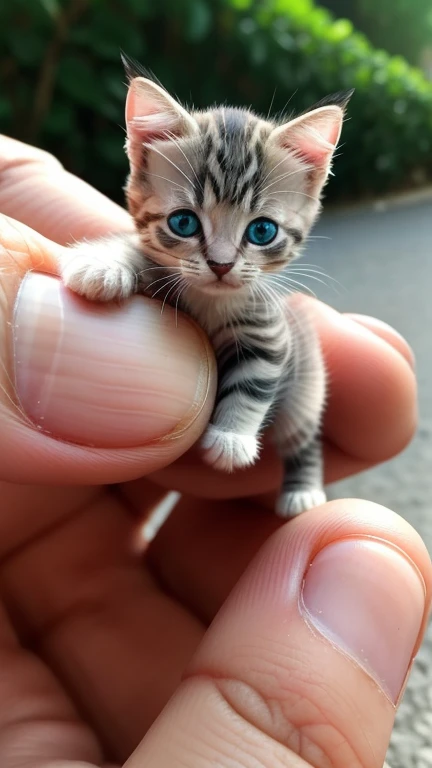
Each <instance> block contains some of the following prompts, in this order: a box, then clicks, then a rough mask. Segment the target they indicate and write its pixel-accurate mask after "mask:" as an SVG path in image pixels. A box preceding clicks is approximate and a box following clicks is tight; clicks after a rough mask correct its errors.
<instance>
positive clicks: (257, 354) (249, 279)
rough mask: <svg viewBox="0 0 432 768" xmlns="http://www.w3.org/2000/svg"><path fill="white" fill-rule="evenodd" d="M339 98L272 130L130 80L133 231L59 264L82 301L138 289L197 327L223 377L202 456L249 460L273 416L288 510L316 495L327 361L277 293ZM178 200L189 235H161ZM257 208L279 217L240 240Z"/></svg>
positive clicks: (241, 463)
mask: <svg viewBox="0 0 432 768" xmlns="http://www.w3.org/2000/svg"><path fill="white" fill-rule="evenodd" d="M341 103H342V101H341V96H340V95H339V96H337V97H336V96H335V97H334V100H333V102H332V103H331V104H330V105H329V104H325V105H324V106H319V107H318V109H316V110H314V111H313V112H310V113H307V114H306V115H304V116H301V117H299V118H296V119H294V120H292V121H289V122H288V123H286V124H281V125H276V124H274V123H272V122H270V121H267V120H262V119H261V118H259V117H257V116H255V115H254V114H252V113H251V112H249V111H245V110H241V109H231V108H217V109H214V110H210V111H207V112H203V113H191V114H189V113H187V112H186V111H185V110H184V109H183V107H181V106H180V105H178V104H177V103H176V102H175V101H174V100H173V99H172V98H171V97H170V96H169V95H168V94H167V93H166V92H165V91H164V90H163V88H162V87H161V86H160V85H158V84H155V83H153V82H151V81H149V80H147V79H144V78H142V77H133V78H132V80H131V84H130V90H129V96H128V104H127V126H128V140H127V152H128V156H129V159H130V166H131V170H130V176H129V179H128V183H127V187H126V193H127V199H128V206H129V210H130V212H131V214H132V216H133V217H134V219H135V223H136V234H133V235H118V236H112V237H109V238H104V239H103V240H99V241H96V242H92V243H81V244H78V245H77V246H75V247H73V248H71V249H70V251H69V256H68V258H67V259H66V260H65V262H64V264H63V266H62V274H63V279H64V281H65V283H66V285H68V286H69V287H70V288H71V289H72V290H75V291H76V292H78V293H80V294H81V295H84V296H86V297H87V298H89V299H93V300H100V301H109V300H112V299H115V298H126V297H127V296H129V295H131V294H132V293H134V292H141V293H145V294H146V295H149V296H153V297H155V298H159V299H161V300H162V301H168V302H169V303H170V304H172V305H174V306H175V307H178V308H179V309H181V310H183V311H185V312H187V313H189V314H190V315H192V316H193V317H194V318H195V319H196V320H197V322H198V323H199V324H200V325H201V326H202V327H203V328H204V329H205V330H206V332H207V333H208V335H209V337H210V339H211V342H212V344H213V347H214V350H215V354H216V357H217V362H218V372H219V386H218V392H217V398H216V404H215V409H214V412H213V416H212V419H211V424H210V425H209V427H208V429H207V431H206V432H205V434H204V436H203V438H202V442H201V444H202V450H203V457H204V459H205V461H207V462H208V463H210V464H211V465H212V466H214V467H215V468H217V469H221V470H225V471H232V470H234V469H236V468H241V467H245V466H248V465H250V464H252V463H253V462H254V461H255V460H256V458H257V457H258V454H259V441H260V436H261V435H262V432H263V429H264V428H265V427H266V426H268V425H270V424H272V425H273V435H274V439H275V442H276V445H277V448H278V451H279V454H280V456H281V458H282V461H283V463H284V469H285V472H284V480H283V486H282V489H281V494H280V497H279V500H278V504H277V512H278V513H279V514H280V515H282V516H284V517H287V516H290V515H292V514H297V513H299V512H302V511H303V510H304V509H307V508H309V507H311V506H315V505H316V504H320V503H322V502H323V501H324V500H325V495H324V491H323V478H322V455H321V453H322V451H321V443H320V439H319V428H320V421H321V415H322V411H323V406H324V400H325V370H324V365H323V360H322V355H321V351H320V347H319V343H318V341H317V338H316V335H315V332H314V329H313V326H312V324H311V323H310V322H309V319H308V318H307V317H305V315H304V310H301V312H300V310H299V309H298V308H297V305H293V304H290V302H289V301H288V302H287V300H286V294H287V289H286V282H285V277H284V271H285V272H286V271H287V270H289V264H290V262H291V261H292V260H293V259H294V258H295V257H296V256H297V255H298V254H299V248H300V246H301V244H302V242H303V241H304V239H305V237H306V236H307V234H308V232H309V230H310V228H311V226H312V224H313V222H314V221H315V219H316V217H317V215H318V213H319V209H320V195H321V190H322V188H323V186H324V184H325V181H326V179H327V175H328V172H329V169H330V164H331V159H332V154H333V151H334V148H335V146H336V144H337V141H338V138H339V133H340V128H341V123H342V116H343V106H344V105H343V106H341ZM180 209H188V210H190V211H193V212H194V213H195V214H196V215H197V216H198V217H199V221H200V225H201V226H200V229H199V231H198V232H197V234H196V236H193V237H188V238H185V237H180V236H178V235H176V234H175V233H173V232H172V231H171V230H170V228H169V226H168V223H167V220H168V217H169V216H170V214H171V213H173V212H175V211H178V210H180ZM262 216H265V217H267V218H270V219H271V220H272V221H274V222H275V223H276V224H277V225H278V234H277V236H276V238H275V240H274V241H273V242H272V243H270V244H269V245H268V246H258V245H254V244H252V243H250V242H248V241H247V239H246V229H247V227H248V225H249V224H250V222H252V221H253V220H254V219H256V218H258V217H262ZM222 273H223V274H222ZM278 273H279V276H277V275H278ZM288 274H289V271H288Z"/></svg>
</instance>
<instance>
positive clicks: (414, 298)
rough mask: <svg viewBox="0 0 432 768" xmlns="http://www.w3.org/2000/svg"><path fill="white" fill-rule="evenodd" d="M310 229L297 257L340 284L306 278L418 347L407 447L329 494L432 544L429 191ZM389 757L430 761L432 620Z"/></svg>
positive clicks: (395, 761)
mask: <svg viewBox="0 0 432 768" xmlns="http://www.w3.org/2000/svg"><path fill="white" fill-rule="evenodd" d="M313 236H314V238H313V239H311V241H310V243H309V245H308V248H307V250H306V253H305V255H304V257H303V259H302V261H303V262H307V263H308V264H311V263H312V264H314V265H316V267H317V268H318V269H320V270H322V271H324V272H326V273H327V275H329V277H330V278H333V279H334V280H336V281H337V283H335V282H333V280H331V279H328V280H327V279H325V278H323V279H324V280H325V282H326V285H322V284H321V283H318V282H316V281H315V280H311V279H309V280H305V283H306V284H307V285H308V286H309V287H311V288H312V289H313V290H315V292H316V294H317V296H318V297H319V298H320V299H322V300H324V301H327V302H328V303H329V304H331V305H332V306H333V307H335V308H336V309H339V310H341V311H350V312H359V313H362V314H366V315H374V316H376V317H379V318H380V319H382V320H384V321H386V322H388V323H390V324H391V325H392V326H393V327H394V328H396V329H397V330H398V331H399V332H400V333H402V334H403V335H404V336H405V338H406V339H407V340H408V341H409V343H410V344H411V346H412V348H413V350H414V353H415V356H416V365H417V375H418V381H419V400H420V426H419V429H418V433H417V436H416V438H415V439H414V441H413V443H412V444H411V445H410V447H409V448H407V449H406V450H405V451H404V452H403V454H401V455H400V456H398V457H397V458H396V459H393V460H391V461H390V462H388V463H387V464H385V465H383V466H380V467H377V468H375V469H373V470H370V471H368V472H364V473H362V474H361V475H358V476H357V477H355V478H351V479H349V480H345V481H344V482H342V483H338V484H335V485H334V486H332V487H331V488H330V489H329V491H330V493H329V495H330V496H331V497H333V498H336V497H340V496H344V497H346V496H355V497H360V498H364V499H370V500H372V501H376V502H378V503H380V504H384V505H385V506H387V507H390V508H391V509H393V510H395V511H396V512H398V513H399V514H401V515H402V516H403V517H405V518H406V519H407V520H408V521H409V522H410V523H411V524H412V525H413V526H414V527H415V528H416V529H417V530H418V531H419V532H420V534H421V535H422V537H423V539H424V541H425V542H426V545H427V547H428V548H429V551H430V552H431V553H432V508H431V498H432V195H430V196H429V195H426V196H423V197H422V198H420V199H419V198H417V199H416V198H414V197H410V198H408V199H405V200H403V201H401V200H399V201H393V202H390V203H375V204H373V205H370V206H366V207H364V208H358V209H346V210H338V211H337V212H333V211H331V212H329V213H327V214H324V216H323V217H322V218H321V221H320V222H319V224H318V225H317V227H316V228H315V230H314V232H313ZM315 237H316V239H315ZM298 264H299V265H300V264H301V261H300V262H298ZM318 277H320V276H318ZM320 279H321V278H320ZM387 759H388V762H389V765H390V766H391V768H432V624H431V625H430V626H429V632H428V636H427V638H426V641H425V643H424V645H423V647H422V649H421V651H420V653H419V655H418V658H417V660H416V663H415V666H414V669H413V673H412V676H411V679H410V683H409V685H408V688H407V690H406V693H405V696H404V699H403V702H402V705H401V707H400V710H399V713H398V717H397V723H396V727H395V730H394V734H393V739H392V744H391V747H390V750H389V753H388V757H387Z"/></svg>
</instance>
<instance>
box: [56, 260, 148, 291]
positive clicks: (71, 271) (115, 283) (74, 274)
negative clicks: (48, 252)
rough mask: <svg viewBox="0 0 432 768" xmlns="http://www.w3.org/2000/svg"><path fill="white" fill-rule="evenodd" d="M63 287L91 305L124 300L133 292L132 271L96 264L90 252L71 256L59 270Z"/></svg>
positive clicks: (117, 265)
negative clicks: (91, 303) (82, 297)
mask: <svg viewBox="0 0 432 768" xmlns="http://www.w3.org/2000/svg"><path fill="white" fill-rule="evenodd" d="M61 274H62V278H63V282H64V284H65V285H66V286H67V287H68V288H70V290H71V291H74V292H75V293H78V294H79V295H80V296H84V297H85V298H86V299H90V301H113V300H114V299H126V298H128V296H131V295H132V294H133V293H134V291H135V286H136V279H135V274H134V272H133V270H132V269H131V268H130V267H128V266H125V264H122V263H120V262H115V261H112V260H110V261H108V262H103V261H102V260H99V259H97V260H95V259H94V257H92V253H91V251H90V252H89V254H88V255H87V254H86V253H77V254H74V253H73V252H72V253H71V256H70V258H69V259H68V261H67V262H66V263H65V264H64V265H63V267H62V270H61Z"/></svg>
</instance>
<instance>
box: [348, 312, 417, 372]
mask: <svg viewBox="0 0 432 768" xmlns="http://www.w3.org/2000/svg"><path fill="white" fill-rule="evenodd" d="M345 316H346V317H348V318H350V320H354V322H356V323H359V324H360V325H362V326H363V327H364V328H367V329H368V330H369V331H372V333H375V334H376V335H377V336H379V338H381V339H383V340H384V341H386V342H387V343H388V344H390V346H392V347H393V349H395V350H396V351H397V352H399V354H400V355H402V357H403V358H404V359H405V360H406V361H407V363H408V365H409V366H410V368H412V370H413V371H415V368H416V360H415V355H414V351H413V349H412V347H411V346H410V345H409V344H408V342H407V340H406V339H405V338H404V337H403V336H402V334H400V333H399V332H398V331H397V330H396V329H395V328H393V327H392V326H391V325H389V324H388V323H385V322H384V321H383V320H379V319H378V318H376V317H371V316H369V315H360V314H355V313H352V312H349V313H346V314H345Z"/></svg>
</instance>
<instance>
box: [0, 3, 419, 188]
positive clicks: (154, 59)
mask: <svg viewBox="0 0 432 768" xmlns="http://www.w3.org/2000/svg"><path fill="white" fill-rule="evenodd" d="M365 1H366V0H365ZM400 1H402V0H400ZM418 1H419V0H418ZM0 40H1V45H2V50H5V51H6V55H5V56H4V57H3V59H2V61H1V64H0V78H1V90H0V128H1V130H2V131H3V132H5V133H8V134H10V135H13V136H16V137H18V138H20V139H22V140H26V141H31V142H33V143H37V144H39V145H41V146H43V147H45V148H47V149H49V150H50V151H51V152H53V153H54V154H55V155H57V156H58V157H59V158H60V159H61V160H62V162H63V163H64V164H65V166H66V167H67V168H68V169H70V170H71V171H73V172H75V173H77V174H79V175H81V176H83V177H84V178H85V179H87V180H88V181H89V182H91V183H92V184H94V185H95V186H97V187H98V188H99V189H101V190H102V191H104V192H105V193H107V194H108V195H110V196H111V197H113V198H115V199H118V200H121V199H122V187H123V184H124V179H125V175H126V172H127V164H126V159H125V155H124V151H123V144H124V128H123V126H124V117H123V113H124V99H125V92H126V89H125V85H124V80H125V77H124V74H123V71H122V68H121V63H120V58H119V51H120V49H123V50H125V51H126V52H127V53H128V54H129V55H131V56H133V57H135V58H137V59H138V60H140V61H141V62H142V63H143V64H145V65H146V66H148V67H149V68H150V69H151V70H153V71H154V72H155V74H156V75H157V76H158V77H159V79H160V80H161V81H162V82H163V83H164V84H165V86H166V87H167V88H168V89H169V90H170V91H172V92H173V93H175V94H176V95H177V96H178V97H179V98H180V99H182V100H183V101H184V102H186V103H189V104H190V103H192V101H193V103H194V105H195V106H196V107H205V106H208V105H209V104H212V103H215V102H224V103H233V104H242V105H246V106H250V105H252V107H253V108H254V109H255V110H256V111H258V112H262V113H264V114H266V113H268V112H269V111H271V113H272V114H275V113H281V112H284V111H287V110H288V111H290V110H291V109H295V110H296V111H297V110H302V109H305V108H307V107H309V106H311V105H312V104H314V102H316V101H318V100H319V99H321V98H322V97H323V96H325V95H327V94H329V93H332V92H334V91H337V90H341V89H348V88H352V87H355V88H356V93H355V95H354V97H353V100H352V102H351V104H350V107H349V113H348V116H349V119H348V120H347V121H346V124H345V127H344V134H343V142H344V143H343V146H342V147H341V150H340V153H339V157H338V159H337V161H336V163H335V173H336V176H335V178H334V179H332V180H331V183H330V184H329V188H328V193H329V195H330V196H333V197H345V198H346V197H353V196H358V195H359V194H369V193H376V192H382V191H385V190H389V189H394V188H396V187H398V186H401V185H407V184H411V183H414V182H415V181H418V180H425V179H427V178H430V177H431V175H432V85H431V84H429V82H428V81H427V80H426V79H425V78H424V77H423V75H422V74H421V73H420V71H418V70H415V69H413V68H410V67H409V66H408V64H407V63H406V62H405V61H404V60H403V59H402V58H391V57H390V56H389V55H388V54H386V53H384V52H383V51H380V50H375V49H373V48H372V47H371V45H370V44H369V43H368V41H367V39H366V38H365V37H363V36H362V35H360V34H358V33H355V32H354V31H353V26H352V24H351V22H349V21H347V20H336V21H335V20H334V19H333V17H332V16H331V15H330V14H329V12H328V11H327V10H325V9H323V8H318V7H316V6H315V5H314V3H313V0H212V2H210V0H158V2H155V0H13V2H9V3H6V2H5V0H4V2H3V3H1V2H0Z"/></svg>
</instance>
